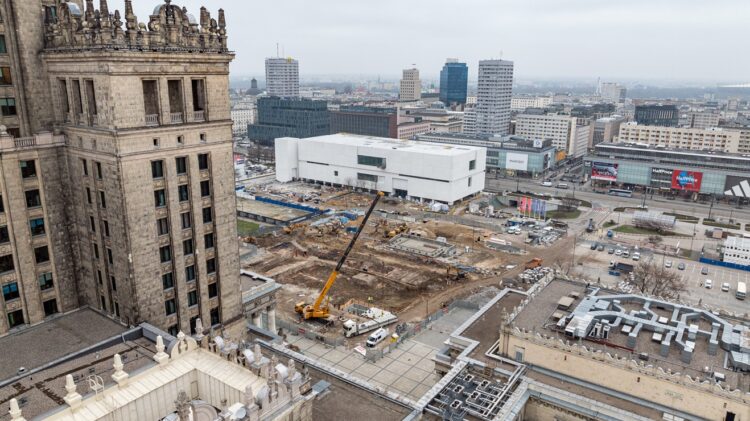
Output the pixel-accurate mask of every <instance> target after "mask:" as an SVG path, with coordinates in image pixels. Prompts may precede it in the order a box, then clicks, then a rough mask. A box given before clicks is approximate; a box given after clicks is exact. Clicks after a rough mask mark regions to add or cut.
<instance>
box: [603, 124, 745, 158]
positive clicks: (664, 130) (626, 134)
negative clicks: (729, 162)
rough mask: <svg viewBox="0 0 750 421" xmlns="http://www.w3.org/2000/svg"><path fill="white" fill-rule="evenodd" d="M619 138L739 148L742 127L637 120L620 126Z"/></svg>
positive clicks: (725, 149)
mask: <svg viewBox="0 0 750 421" xmlns="http://www.w3.org/2000/svg"><path fill="white" fill-rule="evenodd" d="M617 141H618V142H621V143H643V144H647V145H662V146H665V147H668V148H680V149H694V150H709V151H720V152H728V153H737V152H739V146H740V131H738V130H727V129H723V128H716V127H713V128H708V129H691V128H686V127H665V126H646V125H642V124H638V123H636V122H630V123H625V124H622V125H621V126H620V133H619V134H618V136H617Z"/></svg>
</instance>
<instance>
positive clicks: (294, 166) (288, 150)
mask: <svg viewBox="0 0 750 421" xmlns="http://www.w3.org/2000/svg"><path fill="white" fill-rule="evenodd" d="M298 142H299V139H295V138H291V137H283V138H279V139H276V141H275V142H274V143H275V145H274V154H275V161H276V180H277V181H280V182H282V183H288V182H290V181H292V180H294V179H295V178H297V177H298V167H299V164H298V163H299V160H298V152H297V143H298Z"/></svg>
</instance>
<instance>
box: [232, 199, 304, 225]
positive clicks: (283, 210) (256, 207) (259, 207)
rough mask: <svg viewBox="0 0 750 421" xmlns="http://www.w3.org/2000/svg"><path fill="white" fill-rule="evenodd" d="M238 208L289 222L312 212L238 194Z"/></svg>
mask: <svg viewBox="0 0 750 421" xmlns="http://www.w3.org/2000/svg"><path fill="white" fill-rule="evenodd" d="M237 210H238V211H240V212H245V213H248V214H251V215H257V216H260V217H263V218H267V219H273V220H275V221H281V222H287V221H293V220H295V219H297V218H302V217H305V216H307V215H309V214H310V212H306V211H303V210H300V209H294V208H289V207H286V206H279V205H274V204H273V203H267V202H260V201H257V200H250V199H245V198H243V197H241V196H237Z"/></svg>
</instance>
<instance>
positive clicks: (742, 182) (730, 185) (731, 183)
mask: <svg viewBox="0 0 750 421" xmlns="http://www.w3.org/2000/svg"><path fill="white" fill-rule="evenodd" d="M724 195H726V196H734V197H746V198H750V181H748V179H747V178H745V177H737V176H736V175H728V176H727V180H726V182H725V183H724Z"/></svg>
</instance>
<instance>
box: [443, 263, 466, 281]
mask: <svg viewBox="0 0 750 421" xmlns="http://www.w3.org/2000/svg"><path fill="white" fill-rule="evenodd" d="M446 275H447V276H448V279H453V280H459V279H464V278H465V277H466V272H465V271H464V270H463V269H461V268H459V267H458V266H454V265H450V266H448V269H447V270H446Z"/></svg>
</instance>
